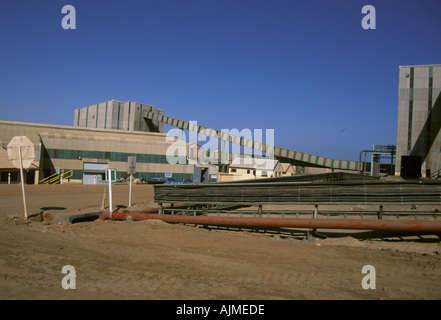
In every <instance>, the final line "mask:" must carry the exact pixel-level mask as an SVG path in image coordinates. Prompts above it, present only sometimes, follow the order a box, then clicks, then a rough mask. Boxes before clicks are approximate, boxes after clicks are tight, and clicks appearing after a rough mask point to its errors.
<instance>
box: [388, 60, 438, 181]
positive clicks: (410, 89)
mask: <svg viewBox="0 0 441 320" xmlns="http://www.w3.org/2000/svg"><path fill="white" fill-rule="evenodd" d="M440 128H441V65H415V66H400V72H399V91H398V126H397V146H396V147H397V150H396V166H395V168H396V169H395V173H396V174H397V175H407V172H409V171H413V172H415V171H417V173H418V171H420V173H422V175H423V176H431V175H432V174H434V173H436V171H437V170H439V169H441V166H440V165H441V163H440V151H441V133H440ZM415 167H416V168H415ZM415 169H416V170H415Z"/></svg>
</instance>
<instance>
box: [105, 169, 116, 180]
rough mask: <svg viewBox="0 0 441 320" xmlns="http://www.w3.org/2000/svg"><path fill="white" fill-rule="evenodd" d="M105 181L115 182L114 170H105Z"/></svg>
mask: <svg viewBox="0 0 441 320" xmlns="http://www.w3.org/2000/svg"><path fill="white" fill-rule="evenodd" d="M106 181H111V182H116V170H115V169H107V170H106Z"/></svg>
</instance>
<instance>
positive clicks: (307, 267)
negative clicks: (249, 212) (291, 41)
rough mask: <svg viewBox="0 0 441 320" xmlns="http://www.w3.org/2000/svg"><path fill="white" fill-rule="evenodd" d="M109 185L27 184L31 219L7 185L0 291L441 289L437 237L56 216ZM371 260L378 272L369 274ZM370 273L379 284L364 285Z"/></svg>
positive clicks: (266, 294) (94, 203) (141, 196)
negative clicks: (309, 233) (381, 237)
mask: <svg viewBox="0 0 441 320" xmlns="http://www.w3.org/2000/svg"><path fill="white" fill-rule="evenodd" d="M105 188H106V186H83V185H61V186H60V185H58V186H43V185H36V186H26V194H27V203H28V210H29V212H30V214H32V213H39V212H44V214H43V215H38V216H36V217H33V218H30V219H28V220H27V221H25V220H24V219H23V218H22V212H23V204H22V201H21V189H20V186H17V185H10V186H8V185H0V299H161V300H169V299H190V300H192V299H210V300H213V299H257V300H261V299H265V300H266V299H441V245H440V242H439V239H438V240H430V241H429V242H410V241H398V240H399V239H397V241H387V242H386V241H360V240H357V239H355V238H353V237H349V236H345V237H340V238H328V239H325V240H320V239H312V240H310V241H302V240H299V239H296V238H294V237H289V236H286V237H285V236H282V235H280V234H277V233H271V234H265V233H262V232H261V233H256V232H246V231H226V230H218V229H205V228H199V227H194V226H184V225H169V224H166V223H163V222H160V221H142V222H125V221H124V222H123V221H104V220H96V221H93V222H82V223H76V224H60V223H57V222H55V220H54V219H53V217H54V216H55V215H57V214H62V213H66V212H87V211H94V210H99V209H100V207H101V202H102V197H103V190H104V189H105ZM133 203H134V204H135V205H134V208H146V207H151V206H154V203H153V188H152V186H147V185H138V186H134V188H133ZM114 204H115V206H120V207H123V206H127V204H128V186H114ZM40 217H44V219H43V220H42V221H40V220H41V219H40ZM66 265H69V266H72V267H73V268H74V270H75V276H76V277H75V278H74V279H75V281H74V284H75V289H64V288H63V286H62V280H63V279H65V280H66V279H67V278H65V277H67V276H72V275H73V273H65V274H63V273H62V268H63V267H64V266H66ZM365 265H371V266H373V267H374V269H375V274H373V273H372V272H368V273H365V274H363V273H362V268H363V267H364V266H365ZM366 276H368V277H370V278H371V279H370V280H372V279H375V289H364V288H363V287H362V280H363V278H364V277H366ZM72 279H73V278H70V280H71V282H69V283H70V284H72V281H73V280H72ZM366 279H367V278H366ZM369 283H370V284H371V285H372V284H373V283H372V282H371V281H369Z"/></svg>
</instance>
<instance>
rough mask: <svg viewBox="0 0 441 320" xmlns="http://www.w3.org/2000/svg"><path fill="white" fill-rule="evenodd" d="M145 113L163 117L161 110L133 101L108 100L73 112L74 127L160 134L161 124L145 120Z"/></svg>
mask: <svg viewBox="0 0 441 320" xmlns="http://www.w3.org/2000/svg"><path fill="white" fill-rule="evenodd" d="M147 112H151V113H154V114H157V115H160V116H161V115H164V111H163V110H159V109H158V108H156V107H154V106H151V105H148V104H142V103H138V102H133V101H126V102H122V101H117V100H109V101H105V102H101V103H97V104H93V105H90V106H87V107H83V108H79V109H76V110H75V111H74V124H73V125H74V126H75V127H84V128H100V129H114V130H125V131H141V132H162V131H163V123H162V122H159V121H152V120H151V119H148V118H147Z"/></svg>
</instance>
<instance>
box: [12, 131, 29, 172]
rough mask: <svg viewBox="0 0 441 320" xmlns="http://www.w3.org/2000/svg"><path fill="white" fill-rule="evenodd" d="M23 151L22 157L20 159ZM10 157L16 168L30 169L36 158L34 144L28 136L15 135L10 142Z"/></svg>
mask: <svg viewBox="0 0 441 320" xmlns="http://www.w3.org/2000/svg"><path fill="white" fill-rule="evenodd" d="M20 153H21V159H20ZM8 159H9V161H11V163H12V164H13V165H14V167H16V168H18V169H19V168H20V161H21V163H22V167H23V169H28V168H29V167H30V166H31V164H32V162H34V160H35V150H34V144H33V143H32V141H31V140H29V139H28V137H26V136H15V137H13V138H12V139H11V141H10V142H9V144H8Z"/></svg>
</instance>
